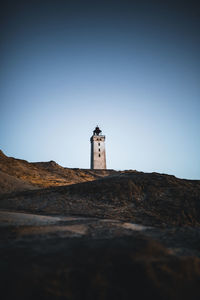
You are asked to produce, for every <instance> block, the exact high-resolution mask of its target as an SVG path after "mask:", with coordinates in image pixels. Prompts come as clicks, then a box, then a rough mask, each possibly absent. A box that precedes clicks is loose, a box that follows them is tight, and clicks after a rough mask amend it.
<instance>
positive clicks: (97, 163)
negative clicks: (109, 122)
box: [90, 126, 106, 169]
mask: <svg viewBox="0 0 200 300" xmlns="http://www.w3.org/2000/svg"><path fill="white" fill-rule="evenodd" d="M90 142H91V166H90V168H91V169H106V150H105V135H102V134H101V130H100V129H99V127H98V126H96V128H95V130H94V131H93V135H92V137H91V138H90Z"/></svg>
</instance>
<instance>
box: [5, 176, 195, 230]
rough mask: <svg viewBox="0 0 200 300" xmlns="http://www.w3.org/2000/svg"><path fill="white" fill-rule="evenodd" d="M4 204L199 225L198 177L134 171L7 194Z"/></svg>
mask: <svg viewBox="0 0 200 300" xmlns="http://www.w3.org/2000/svg"><path fill="white" fill-rule="evenodd" d="M0 208H4V209H14V210H15V209H16V210H24V211H30V212H39V213H47V214H63V215H69V214H76V215H84V216H97V217H101V218H104V217H106V218H113V219H122V220H128V221H131V222H135V223H140V224H144V225H154V226H167V225H199V220H200V181H195V180H184V179H178V178H176V177H174V176H169V175H165V174H158V173H142V172H134V171H132V172H127V173H121V174H120V175H113V176H109V177H105V178H102V179H99V180H95V181H92V182H85V183H80V184H74V185H71V186H63V187H53V188H48V189H42V190H38V191H28V192H22V193H17V194H13V195H7V196H5V195H4V196H2V197H1V199H0Z"/></svg>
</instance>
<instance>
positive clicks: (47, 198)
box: [0, 154, 200, 300]
mask: <svg viewBox="0 0 200 300" xmlns="http://www.w3.org/2000/svg"><path fill="white" fill-rule="evenodd" d="M52 165H53V166H52ZM0 167H1V169H0V170H1V172H3V176H2V177H1V180H0V182H1V183H2V185H0V188H1V187H2V186H3V187H4V188H2V189H0V191H1V193H0V232H1V234H0V257H1V259H0V282H1V294H2V295H4V296H3V299H16V298H17V299H18V298H19V299H77V300H78V299H92V300H93V299H106V300H107V299H148V298H151V297H152V298H154V299H161V300H162V299H166V300H168V299H199V298H200V227H199V225H200V224H199V222H200V181H194V180H183V179H178V178H176V177H174V176H170V175H166V174H158V173H149V174H147V173H142V172H136V171H124V172H115V171H112V170H111V171H96V173H95V171H94V173H91V172H92V171H90V170H84V171H82V170H79V169H78V170H77V169H76V170H74V169H72V171H71V169H67V171H66V170H65V168H62V167H60V166H57V164H56V165H55V164H54V163H52V162H50V163H34V164H33V165H32V164H30V163H28V162H25V163H24V162H23V163H22V164H21V161H20V160H16V159H14V158H8V157H6V156H5V155H4V154H2V155H0ZM22 167H23V168H22ZM24 168H25V169H24ZM32 168H33V169H32ZM37 168H38V169H37ZM46 168H47V171H45V170H46ZM60 168H61V171H60V173H59V169H60ZM43 171H44V172H43ZM32 172H33V173H32ZM73 172H75V173H73ZM109 172H110V173H109ZM24 174H26V175H24ZM69 174H70V175H69ZM83 174H87V176H86V175H84V176H83ZM88 174H89V175H88ZM0 175H2V174H0ZM59 176H60V177H59ZM64 176H66V177H64ZM67 176H68V177H67ZM92 176H93V177H92ZM95 176H96V177H95ZM4 177H6V181H3V180H2V178H4ZM58 177H59V178H60V181H59V184H58V182H57V179H58ZM40 178H42V180H41V182H40ZM49 178H51V180H50V179H49ZM61 178H62V179H61ZM66 178H68V179H66ZM36 179H37V184H36V183H35V182H34V180H36ZM69 179H70V180H71V182H72V181H73V184H71V185H69V182H70V180H69ZM62 180H66V181H65V184H64V186H57V184H58V185H60V183H61V182H62ZM54 181H55V186H54V184H53V182H54ZM84 181H85V182H84ZM3 182H6V184H5V186H4V185H3ZM13 182H14V183H13ZM67 182H68V183H67ZM40 184H41V186H40ZM9 186H10V189H9ZM19 186H20V187H21V188H20V189H19Z"/></svg>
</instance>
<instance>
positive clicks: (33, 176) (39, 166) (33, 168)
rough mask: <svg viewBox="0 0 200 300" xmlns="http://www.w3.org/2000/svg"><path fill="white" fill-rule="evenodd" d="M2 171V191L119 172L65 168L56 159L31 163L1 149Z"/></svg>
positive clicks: (18, 189) (89, 179)
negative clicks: (6, 153)
mask: <svg viewBox="0 0 200 300" xmlns="http://www.w3.org/2000/svg"><path fill="white" fill-rule="evenodd" d="M0 171H1V173H0V193H9V192H13V191H22V190H29V189H38V188H44V187H52V186H60V185H70V184H74V183H79V182H84V181H91V180H95V179H98V178H101V177H104V176H108V175H111V174H116V173H117V172H116V171H114V170H89V169H70V168H63V167H61V166H60V165H58V164H57V163H56V162H54V161H49V162H38V163H30V162H28V161H26V160H21V159H16V158H13V157H7V156H6V155H5V154H4V153H3V152H2V151H1V150H0Z"/></svg>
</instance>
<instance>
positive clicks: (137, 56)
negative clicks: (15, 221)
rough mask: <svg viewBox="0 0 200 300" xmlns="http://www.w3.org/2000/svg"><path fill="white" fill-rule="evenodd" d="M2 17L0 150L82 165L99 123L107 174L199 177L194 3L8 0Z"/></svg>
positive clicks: (199, 40)
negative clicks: (127, 171)
mask: <svg viewBox="0 0 200 300" xmlns="http://www.w3.org/2000/svg"><path fill="white" fill-rule="evenodd" d="M26 2H28V3H26ZM161 3H162V4H161ZM2 16H3V19H2V24H1V28H2V29H1V48H0V51H1V57H0V60H1V69H0V82H1V84H0V99H1V100H0V112H1V115H0V142H1V145H0V148H1V149H2V150H3V151H4V152H5V154H7V155H8V156H14V157H17V158H21V159H26V160H29V161H48V160H55V161H56V162H57V163H59V164H61V165H62V166H65V167H78V168H89V163H90V141H89V139H90V136H91V134H92V131H93V130H94V127H95V126H96V125H97V124H98V125H99V126H100V128H101V129H102V131H103V133H104V134H105V135H106V150H107V167H108V168H113V169H118V170H119V169H121V170H125V169H136V170H138V171H144V172H154V171H155V172H160V173H168V174H173V175H175V176H177V177H181V178H192V179H200V138H199V132H200V98H199V96H200V82H199V79H200V76H199V75H200V37H199V30H200V21H199V20H200V14H199V8H198V7H197V6H195V4H194V3H193V1H173V2H171V1H142V0H140V1H139V0H138V1H132V2H130V1H125V0H124V1H117V0H116V1H109V0H108V1H91V2H88V1H60V0H57V1H51V0H49V1H32V0H30V1H9V4H8V3H7V4H5V6H4V10H3V11H2Z"/></svg>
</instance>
